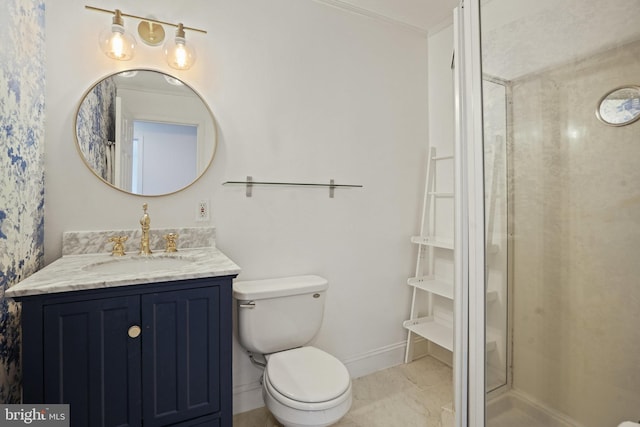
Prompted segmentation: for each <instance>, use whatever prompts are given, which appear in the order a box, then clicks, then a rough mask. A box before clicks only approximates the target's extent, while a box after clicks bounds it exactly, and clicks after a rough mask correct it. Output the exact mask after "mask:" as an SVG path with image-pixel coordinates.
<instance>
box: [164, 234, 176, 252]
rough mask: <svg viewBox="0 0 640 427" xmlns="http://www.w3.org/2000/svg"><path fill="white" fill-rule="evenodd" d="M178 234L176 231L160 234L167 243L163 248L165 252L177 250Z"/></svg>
mask: <svg viewBox="0 0 640 427" xmlns="http://www.w3.org/2000/svg"><path fill="white" fill-rule="evenodd" d="M178 236H179V235H178V233H169V234H165V235H164V236H162V237H163V238H164V240H166V241H167V244H166V246H165V248H164V251H165V252H178V247H177V246H176V244H177V240H178Z"/></svg>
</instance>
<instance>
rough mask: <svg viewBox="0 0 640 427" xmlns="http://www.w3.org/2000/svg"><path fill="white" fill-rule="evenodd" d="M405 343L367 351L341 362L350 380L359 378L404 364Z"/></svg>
mask: <svg viewBox="0 0 640 427" xmlns="http://www.w3.org/2000/svg"><path fill="white" fill-rule="evenodd" d="M406 345H407V343H406V342H405V341H402V342H399V343H396V344H390V345H387V346H384V347H379V348H377V349H374V350H371V351H367V352H366V353H362V354H359V355H357V356H353V357H349V358H348V359H345V360H343V361H342V363H344V364H345V366H346V367H347V369H348V370H349V374H350V375H351V378H360V377H363V376H365V375H368V374H371V373H373V372H377V371H380V370H382V369H386V368H391V367H392V366H397V365H400V364H402V363H404V350H405V348H406Z"/></svg>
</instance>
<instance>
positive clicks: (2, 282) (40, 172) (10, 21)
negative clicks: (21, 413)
mask: <svg viewBox="0 0 640 427" xmlns="http://www.w3.org/2000/svg"><path fill="white" fill-rule="evenodd" d="M0 40H2V42H1V43H0V401H1V402H6V403H16V402H19V401H20V323H19V307H18V306H17V305H16V304H14V303H12V302H11V301H8V300H6V299H5V298H4V291H5V290H6V289H7V288H9V287H11V286H12V285H14V284H16V283H17V282H19V281H20V280H22V279H24V278H26V277H27V276H29V275H30V274H32V273H34V272H35V271H37V270H38V269H39V268H40V267H41V266H42V264H43V259H44V242H43V240H44V162H43V160H44V159H43V152H44V148H43V147H44V97H45V90H44V88H45V86H44V85H45V67H44V58H45V51H44V47H45V45H44V2H43V1H42V0H3V1H2V2H0Z"/></svg>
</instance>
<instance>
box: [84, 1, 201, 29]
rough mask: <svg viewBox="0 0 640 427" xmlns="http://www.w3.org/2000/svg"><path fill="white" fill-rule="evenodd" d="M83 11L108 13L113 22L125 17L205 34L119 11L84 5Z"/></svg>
mask: <svg viewBox="0 0 640 427" xmlns="http://www.w3.org/2000/svg"><path fill="white" fill-rule="evenodd" d="M85 9H89V10H93V11H96V12H103V13H110V14H112V15H114V20H115V19H116V18H115V17H116V16H118V17H119V19H120V21H122V17H123V16H126V17H127V18H134V19H139V20H141V21H148V22H153V23H156V24H161V25H169V26H171V27H175V28H180V27H181V28H182V29H183V30H189V31H197V32H199V33H204V34H207V32H206V31H205V30H201V29H199V28H194V27H185V26H184V25H182V24H174V23H172V22H165V21H160V20H157V19H152V18H145V17H142V16H138V15H131V14H129V13H124V12H122V11H120V10H119V9H116V10H109V9H102V8H99V7H94V6H87V5H85ZM120 25H122V24H120Z"/></svg>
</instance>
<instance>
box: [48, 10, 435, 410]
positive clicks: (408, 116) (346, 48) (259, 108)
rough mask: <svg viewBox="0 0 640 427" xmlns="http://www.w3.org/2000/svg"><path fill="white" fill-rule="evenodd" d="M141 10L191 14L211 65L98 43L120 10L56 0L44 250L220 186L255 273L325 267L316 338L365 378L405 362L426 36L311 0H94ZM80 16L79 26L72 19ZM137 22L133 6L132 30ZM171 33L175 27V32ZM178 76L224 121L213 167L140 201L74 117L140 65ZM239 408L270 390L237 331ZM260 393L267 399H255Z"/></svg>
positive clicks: (222, 208)
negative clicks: (92, 163) (86, 96)
mask: <svg viewBox="0 0 640 427" xmlns="http://www.w3.org/2000/svg"><path fill="white" fill-rule="evenodd" d="M92 5H94V6H97V7H104V8H114V7H120V8H121V9H123V10H124V11H125V12H128V13H132V14H139V15H146V14H153V15H154V16H155V17H156V18H158V19H163V20H170V21H178V20H179V21H183V22H184V23H185V24H186V25H190V26H194V27H200V28H204V29H206V30H208V31H209V33H208V34H207V35H200V34H195V33H187V39H188V40H191V41H193V42H194V43H196V44H197V48H198V62H197V63H196V65H195V67H194V68H193V69H192V70H190V71H186V72H175V71H173V70H171V69H169V68H168V67H167V66H165V65H164V64H163V62H162V59H161V55H160V50H159V49H157V48H156V49H152V48H149V47H147V46H144V45H142V44H140V46H139V52H138V56H137V57H136V58H134V59H133V60H132V61H130V62H128V63H125V62H115V61H112V60H110V59H108V58H107V57H105V56H104V55H102V53H101V52H100V50H99V49H98V46H97V35H98V32H99V29H100V28H102V27H104V26H105V25H107V24H108V23H109V22H110V19H111V18H110V17H109V16H108V15H104V14H100V13H96V12H91V11H86V10H85V9H84V8H83V7H82V5H81V4H79V3H77V2H74V1H72V0H55V1H53V0H50V1H47V4H46V12H47V16H46V22H47V49H48V51H47V77H48V78H47V127H46V137H47V140H46V147H45V151H46V225H45V232H46V236H45V256H46V261H47V262H51V261H53V260H54V259H56V258H58V257H59V256H60V254H61V233H62V232H63V231H65V230H101V229H113V228H135V227H137V224H138V219H139V217H140V215H141V213H142V210H141V205H142V203H143V202H147V203H149V213H150V215H151V220H152V222H151V228H152V231H153V229H154V228H158V227H178V226H199V225H210V224H206V223H204V224H203V223H198V222H195V211H196V207H197V203H198V201H199V200H201V199H210V200H211V206H212V223H211V224H213V225H215V226H216V227H217V236H218V238H217V241H218V246H219V248H220V249H221V250H222V251H224V252H225V253H226V254H227V255H229V256H230V257H231V258H232V259H233V260H234V261H236V262H237V263H238V264H239V265H240V266H241V267H242V273H241V275H240V277H241V278H242V279H254V278H263V277H276V276H285V275H294V274H302V273H316V274H320V275H322V276H325V277H327V278H328V279H329V282H330V289H329V293H328V298H327V306H326V316H325V322H324V325H323V328H322V331H321V333H320V334H319V337H318V340H317V343H316V344H317V345H318V346H319V347H321V348H323V349H326V350H328V351H329V352H331V353H333V354H335V355H336V356H337V357H338V358H340V359H341V360H343V361H346V362H347V363H348V366H349V368H350V369H351V370H352V373H353V374H354V375H359V374H362V373H365V372H367V371H372V370H376V369H380V368H383V367H385V366H387V365H390V364H396V363H400V362H401V360H402V354H403V345H404V339H405V332H404V330H403V329H402V327H401V323H402V320H404V319H405V318H406V316H407V312H408V305H409V290H408V289H407V286H406V285H405V283H406V278H407V277H408V276H409V275H410V274H411V271H412V269H413V261H414V260H413V252H412V250H413V248H412V247H411V245H410V244H409V240H408V237H409V236H410V235H412V234H413V233H415V230H416V228H417V223H418V205H419V203H418V202H419V199H420V197H421V192H422V185H421V183H422V180H423V166H424V162H425V158H426V150H427V137H428V128H427V101H426V100H427V46H426V44H427V43H426V38H425V37H424V36H423V35H420V34H418V33H413V32H411V31H407V30H406V28H403V27H399V26H394V25H392V24H389V23H383V22H381V21H376V20H374V19H371V18H366V17H363V16H359V15H356V14H352V13H348V12H344V11H342V10H340V9H338V8H335V7H328V6H326V5H323V4H319V3H316V2H313V1H310V0H272V1H269V2H265V1H263V0H244V1H241V2H239V1H234V0H216V1H214V2H210V1H205V0H198V1H195V0H194V1H190V2H188V3H186V4H185V3H184V2H172V1H168V0H164V1H151V0H141V1H138V2H136V3H135V4H133V3H130V2H124V1H116V2H113V1H110V2H108V1H106V0H96V1H94V2H93V3H92ZM69 22H73V23H74V25H69ZM136 25H137V22H135V21H133V20H130V19H129V20H126V21H125V26H126V27H128V28H135V26H136ZM169 32H171V30H169ZM133 67H145V68H152V69H158V70H161V71H165V72H169V73H171V74H173V75H175V76H177V77H179V78H181V79H183V80H185V81H186V82H188V83H189V84H190V85H191V86H192V87H193V88H194V89H196V90H197V91H198V92H199V93H200V94H201V95H202V96H203V98H204V99H205V100H206V101H207V102H208V103H209V105H210V107H211V109H212V111H213V113H214V114H215V116H216V119H217V122H218V125H219V132H220V138H219V144H220V145H219V147H218V150H217V153H216V157H215V159H214V162H213V165H212V167H211V168H210V169H209V170H208V171H207V173H206V174H205V176H204V177H203V178H202V179H200V180H199V181H198V182H196V184H194V185H193V186H191V187H189V188H188V189H186V190H184V191H182V192H179V193H177V194H174V195H171V196H166V197H155V198H150V197H146V198H143V197H137V196H132V195H128V194H125V193H122V192H119V191H117V190H114V189H112V188H109V187H107V186H105V185H104V183H102V182H101V181H99V180H98V179H97V178H95V177H94V176H93V175H92V173H91V172H90V171H89V170H88V169H87V168H86V167H85V166H84V164H83V162H82V160H81V159H80V158H79V156H78V155H77V152H76V148H75V145H74V134H73V117H74V114H75V111H76V108H77V103H78V101H79V99H80V97H81V96H82V94H83V93H84V91H85V90H86V88H87V87H89V86H90V85H92V84H93V83H94V82H95V81H97V80H98V79H100V78H102V77H103V76H105V75H107V74H109V73H112V72H115V71H118V70H123V69H126V68H133ZM246 175H252V176H253V177H254V178H255V179H264V180H273V181H280V180H281V181H300V182H328V181H329V179H331V178H334V179H335V180H336V181H337V182H338V183H345V184H363V185H364V188H363V189H352V190H337V191H336V197H335V198H334V199H330V198H329V197H328V190H325V189H322V190H320V189H306V188H286V187H285V188H262V187H261V188H255V189H254V196H253V197H252V198H245V196H244V188H242V187H233V186H224V187H223V186H221V182H223V181H225V180H227V179H231V180H238V179H244V177H245V176H246ZM233 351H234V388H235V391H236V392H237V393H239V392H242V391H247V390H249V391H250V393H247V395H244V394H243V395H239V394H238V395H237V396H236V410H244V409H248V408H249V407H251V406H253V405H254V404H256V401H255V400H253V401H252V400H251V399H255V398H256V396H259V395H258V394H257V393H256V392H255V389H256V387H257V384H258V383H257V377H258V374H259V371H258V370H256V369H254V368H253V367H252V366H251V365H250V364H249V362H248V360H247V359H246V357H245V356H244V355H243V354H242V352H241V350H240V348H239V346H238V345H237V344H236V345H235V347H234V349H233ZM257 399H258V400H259V397H258V398H257Z"/></svg>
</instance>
